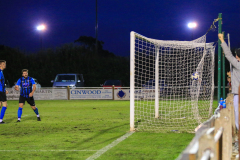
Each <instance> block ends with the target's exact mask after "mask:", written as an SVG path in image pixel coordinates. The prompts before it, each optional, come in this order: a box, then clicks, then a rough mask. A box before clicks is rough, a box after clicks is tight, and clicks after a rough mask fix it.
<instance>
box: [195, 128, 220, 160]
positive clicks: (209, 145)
mask: <svg viewBox="0 0 240 160" xmlns="http://www.w3.org/2000/svg"><path fill="white" fill-rule="evenodd" d="M206 130H209V129H206ZM208 149H209V150H211V152H212V153H213V155H214V157H212V158H211V160H217V159H216V156H215V155H216V143H215V140H214V136H213V132H211V133H206V134H204V135H203V136H201V137H200V138H199V149H198V156H197V157H199V158H201V157H202V156H203V153H204V151H206V150H208Z"/></svg>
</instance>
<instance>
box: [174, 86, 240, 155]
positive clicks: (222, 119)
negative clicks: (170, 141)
mask: <svg viewBox="0 0 240 160" xmlns="http://www.w3.org/2000/svg"><path fill="white" fill-rule="evenodd" d="M239 93H240V87H239ZM233 96H234V95H233V94H228V96H227V99H226V109H222V110H220V111H217V112H216V113H215V114H214V115H213V116H212V117H211V118H210V119H209V120H207V121H206V122H204V123H203V124H201V125H200V126H198V127H197V128H196V134H195V137H194V138H193V139H192V141H191V142H190V144H189V145H188V146H187V148H186V149H185V150H184V151H183V152H182V153H181V154H180V155H179V157H178V158H177V160H210V159H211V160H233V159H239V158H238V157H239V154H238V153H237V152H233V141H234V138H235V137H236V136H237V134H236V126H235V121H234V117H235V116H234V105H233ZM239 100H240V98H239ZM239 102H240V101H239ZM239 107H240V104H239Z"/></svg>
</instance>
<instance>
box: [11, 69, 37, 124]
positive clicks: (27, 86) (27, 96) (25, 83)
mask: <svg viewBox="0 0 240 160" xmlns="http://www.w3.org/2000/svg"><path fill="white" fill-rule="evenodd" d="M19 87H21V89H20V97H19V108H18V120H17V122H20V121H21V116H22V109H23V105H24V104H25V101H27V102H28V104H30V106H31V107H32V109H33V111H34V112H35V113H36V115H37V120H38V121H41V119H40V116H39V113H38V108H37V107H36V105H35V101H34V98H33V93H34V92H35V90H36V84H35V81H34V80H33V78H32V77H29V76H28V70H27V69H23V70H22V77H21V78H19V79H18V81H17V83H16V85H15V89H16V90H17V91H19Z"/></svg>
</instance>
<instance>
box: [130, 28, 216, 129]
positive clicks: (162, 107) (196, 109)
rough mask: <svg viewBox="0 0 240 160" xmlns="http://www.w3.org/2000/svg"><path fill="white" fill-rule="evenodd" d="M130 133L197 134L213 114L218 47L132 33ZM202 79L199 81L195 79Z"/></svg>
mask: <svg viewBox="0 0 240 160" xmlns="http://www.w3.org/2000/svg"><path fill="white" fill-rule="evenodd" d="M130 38H131V41H130V46H131V47H130V52H131V53H130V130H131V131H134V130H135V131H151V132H171V131H177V132H194V129H195V128H196V127H197V126H198V125H199V124H201V123H202V122H204V121H206V120H207V119H209V118H210V117H211V115H212V103H213V95H214V93H213V92H214V52H215V46H214V44H213V43H206V35H203V36H202V37H200V38H198V39H195V40H192V41H174V40H172V41H171V40H168V41H167V40H157V39H152V38H147V37H145V36H142V35H140V34H138V33H136V32H133V31H132V32H131V34H130ZM196 75H197V76H196Z"/></svg>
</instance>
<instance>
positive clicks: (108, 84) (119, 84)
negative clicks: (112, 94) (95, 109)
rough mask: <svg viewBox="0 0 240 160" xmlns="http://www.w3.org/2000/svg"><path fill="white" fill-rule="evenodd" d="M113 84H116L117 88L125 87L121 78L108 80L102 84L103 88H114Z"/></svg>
mask: <svg viewBox="0 0 240 160" xmlns="http://www.w3.org/2000/svg"><path fill="white" fill-rule="evenodd" d="M113 85H114V86H115V88H120V87H123V84H122V81H121V80H106V81H105V82H104V83H103V85H101V86H102V87H103V88H112V86H113Z"/></svg>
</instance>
